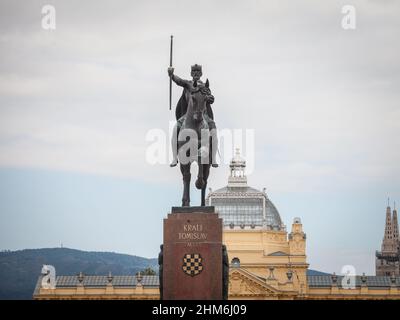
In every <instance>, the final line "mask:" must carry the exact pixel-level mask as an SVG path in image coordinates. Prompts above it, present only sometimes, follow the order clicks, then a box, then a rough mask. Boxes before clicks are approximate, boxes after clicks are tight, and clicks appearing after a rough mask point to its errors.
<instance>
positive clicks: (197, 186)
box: [195, 179, 204, 189]
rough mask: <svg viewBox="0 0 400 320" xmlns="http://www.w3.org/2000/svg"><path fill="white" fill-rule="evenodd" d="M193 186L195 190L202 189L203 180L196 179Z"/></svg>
mask: <svg viewBox="0 0 400 320" xmlns="http://www.w3.org/2000/svg"><path fill="white" fill-rule="evenodd" d="M195 186H196V188H197V189H203V187H204V180H203V179H197V180H196V183H195Z"/></svg>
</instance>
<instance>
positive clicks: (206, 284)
mask: <svg viewBox="0 0 400 320" xmlns="http://www.w3.org/2000/svg"><path fill="white" fill-rule="evenodd" d="M222 269H223V266H222V219H220V218H218V215H217V214H216V213H215V211H214V207H172V210H171V213H169V214H168V217H167V218H166V219H164V245H163V285H162V288H163V295H162V296H163V299H164V300H199V299H201V300H222V298H223V292H222V288H223V279H222V273H223V270H222Z"/></svg>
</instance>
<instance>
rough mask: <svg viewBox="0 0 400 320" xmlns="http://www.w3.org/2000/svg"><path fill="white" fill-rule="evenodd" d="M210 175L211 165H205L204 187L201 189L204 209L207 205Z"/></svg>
mask: <svg viewBox="0 0 400 320" xmlns="http://www.w3.org/2000/svg"><path fill="white" fill-rule="evenodd" d="M209 174H210V165H209V164H203V181H204V185H203V187H202V188H201V206H202V207H204V206H205V205H206V189H207V180H208V175H209Z"/></svg>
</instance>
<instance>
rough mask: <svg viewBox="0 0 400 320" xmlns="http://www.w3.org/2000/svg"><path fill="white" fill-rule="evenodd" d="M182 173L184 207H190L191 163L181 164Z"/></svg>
mask: <svg viewBox="0 0 400 320" xmlns="http://www.w3.org/2000/svg"><path fill="white" fill-rule="evenodd" d="M181 172H182V177H183V195H182V207H189V206H190V177H191V175H190V162H189V163H188V164H181Z"/></svg>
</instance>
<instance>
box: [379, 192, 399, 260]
mask: <svg viewBox="0 0 400 320" xmlns="http://www.w3.org/2000/svg"><path fill="white" fill-rule="evenodd" d="M396 220H397V214H396ZM393 251H394V242H393V229H392V210H391V208H390V204H389V198H388V206H387V208H386V222H385V234H384V236H383V241H382V252H383V253H392V252H393Z"/></svg>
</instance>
